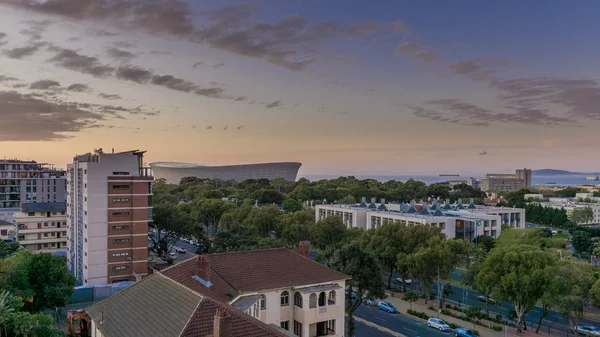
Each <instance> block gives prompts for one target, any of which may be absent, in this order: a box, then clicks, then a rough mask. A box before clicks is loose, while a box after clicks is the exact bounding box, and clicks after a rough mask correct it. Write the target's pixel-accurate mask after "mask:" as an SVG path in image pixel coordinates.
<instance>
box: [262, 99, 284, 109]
mask: <svg viewBox="0 0 600 337" xmlns="http://www.w3.org/2000/svg"><path fill="white" fill-rule="evenodd" d="M280 106H281V100H279V101H275V102H271V103H269V104H267V105H266V107H267V109H272V108H277V107H280Z"/></svg>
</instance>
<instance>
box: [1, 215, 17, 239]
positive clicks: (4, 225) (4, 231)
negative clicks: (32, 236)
mask: <svg viewBox="0 0 600 337" xmlns="http://www.w3.org/2000/svg"><path fill="white" fill-rule="evenodd" d="M16 239H17V228H16V226H15V224H14V223H12V222H8V221H4V220H0V240H2V241H4V242H14V241H16Z"/></svg>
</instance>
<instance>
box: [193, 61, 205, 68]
mask: <svg viewBox="0 0 600 337" xmlns="http://www.w3.org/2000/svg"><path fill="white" fill-rule="evenodd" d="M203 64H204V63H202V62H196V63H194V65H193V66H192V67H194V68H199V67H200V66H202V65H203Z"/></svg>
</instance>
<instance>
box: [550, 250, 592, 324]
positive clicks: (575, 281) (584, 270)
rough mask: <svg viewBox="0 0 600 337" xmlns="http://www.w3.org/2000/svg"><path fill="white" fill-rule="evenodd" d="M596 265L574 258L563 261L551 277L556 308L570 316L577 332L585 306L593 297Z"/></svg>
mask: <svg viewBox="0 0 600 337" xmlns="http://www.w3.org/2000/svg"><path fill="white" fill-rule="evenodd" d="M594 271H595V267H594V266H592V265H590V264H589V263H585V262H579V261H574V260H565V261H561V263H560V264H559V266H558V268H557V269H556V272H554V273H552V275H551V277H552V279H553V280H554V286H555V289H552V290H554V291H555V294H553V295H554V298H555V299H557V301H556V309H558V310H559V311H560V312H562V313H563V314H565V315H566V316H567V317H568V318H569V326H570V327H571V329H572V330H573V333H574V334H577V328H576V327H577V326H578V325H579V322H580V321H581V319H582V318H583V314H584V311H585V308H586V307H587V306H588V303H589V302H590V300H591V299H592V298H593V297H592V294H593V291H592V288H593V285H594V281H595V278H594Z"/></svg>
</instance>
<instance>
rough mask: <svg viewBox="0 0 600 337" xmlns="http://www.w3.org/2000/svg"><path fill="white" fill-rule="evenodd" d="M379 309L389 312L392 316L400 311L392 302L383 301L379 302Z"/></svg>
mask: <svg viewBox="0 0 600 337" xmlns="http://www.w3.org/2000/svg"><path fill="white" fill-rule="evenodd" d="M377 307H378V308H379V310H383V311H387V312H389V313H390V314H395V313H397V312H398V309H396V307H395V306H394V305H393V304H392V303H390V302H384V301H381V302H379V304H378V305H377Z"/></svg>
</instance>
